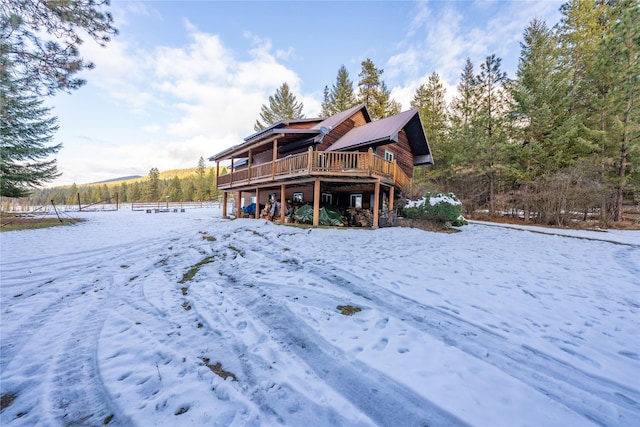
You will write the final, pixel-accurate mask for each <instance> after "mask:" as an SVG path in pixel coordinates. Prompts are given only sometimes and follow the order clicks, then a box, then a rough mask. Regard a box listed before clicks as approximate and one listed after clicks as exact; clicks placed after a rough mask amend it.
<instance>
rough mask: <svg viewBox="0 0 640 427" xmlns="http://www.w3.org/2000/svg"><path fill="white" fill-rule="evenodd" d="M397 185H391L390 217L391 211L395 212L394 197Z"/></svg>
mask: <svg viewBox="0 0 640 427" xmlns="http://www.w3.org/2000/svg"><path fill="white" fill-rule="evenodd" d="M395 191H396V187H394V186H393V185H392V186H391V187H389V217H391V212H393V198H394V196H395Z"/></svg>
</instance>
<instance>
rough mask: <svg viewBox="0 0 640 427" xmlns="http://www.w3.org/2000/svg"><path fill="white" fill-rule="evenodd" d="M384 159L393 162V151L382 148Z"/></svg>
mask: <svg viewBox="0 0 640 427" xmlns="http://www.w3.org/2000/svg"><path fill="white" fill-rule="evenodd" d="M384 159H385V160H387V161H389V162H393V151H388V150H384Z"/></svg>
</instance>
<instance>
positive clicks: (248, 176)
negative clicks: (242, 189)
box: [247, 150, 251, 184]
mask: <svg viewBox="0 0 640 427" xmlns="http://www.w3.org/2000/svg"><path fill="white" fill-rule="evenodd" d="M247 184H251V150H249V161H248V164H247Z"/></svg>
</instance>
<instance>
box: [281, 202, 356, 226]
mask: <svg viewBox="0 0 640 427" xmlns="http://www.w3.org/2000/svg"><path fill="white" fill-rule="evenodd" d="M293 217H294V218H295V219H297V220H298V221H300V222H302V223H306V224H312V223H313V206H311V205H302V206H300V207H299V208H298V209H296V213H295V214H294V215H293ZM344 222H345V219H344V218H343V217H342V215H340V211H338V210H337V209H336V208H334V207H331V206H322V207H321V208H320V219H319V223H320V225H342V224H344Z"/></svg>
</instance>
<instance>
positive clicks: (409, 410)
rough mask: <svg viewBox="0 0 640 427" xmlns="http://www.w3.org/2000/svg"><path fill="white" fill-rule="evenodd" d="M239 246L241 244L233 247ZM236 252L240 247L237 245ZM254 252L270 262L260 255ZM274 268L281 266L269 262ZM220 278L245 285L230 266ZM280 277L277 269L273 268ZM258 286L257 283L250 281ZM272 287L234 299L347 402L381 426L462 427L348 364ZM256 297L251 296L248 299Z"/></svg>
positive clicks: (251, 289)
mask: <svg viewBox="0 0 640 427" xmlns="http://www.w3.org/2000/svg"><path fill="white" fill-rule="evenodd" d="M234 243H237V242H234ZM234 247H236V248H237V245H234ZM249 252H251V253H252V254H256V255H257V256H258V257H261V258H262V259H263V260H264V261H267V262H268V261H269V259H268V258H266V257H263V256H262V254H260V253H256V252H253V251H250V250H249V251H247V252H246V253H249ZM271 262H273V263H280V264H282V263H281V262H279V261H278V260H277V259H271ZM218 268H219V269H220V270H221V271H222V274H223V275H225V276H227V277H232V278H234V279H233V281H232V282H230V283H229V284H228V286H227V287H225V289H227V290H228V289H232V288H233V286H234V285H235V282H237V281H238V278H240V279H243V278H244V277H243V273H241V272H242V265H240V264H238V263H235V262H229V263H227V264H225V265H219V266H218ZM273 268H274V271H277V270H278V269H279V268H281V267H279V266H276V265H274V266H273ZM246 279H247V280H249V279H250V280H251V282H253V283H256V280H255V278H249V277H247V278H246ZM271 286H273V285H272V284H265V285H264V286H262V287H261V286H259V285H257V286H243V287H242V289H239V290H238V291H237V293H238V294H239V295H237V296H236V297H237V298H238V300H239V301H241V302H242V305H243V306H245V307H247V309H249V311H250V313H251V315H252V317H254V318H255V319H257V320H259V321H260V322H262V323H264V324H265V325H267V326H268V327H269V331H270V335H271V339H272V340H273V341H276V342H278V343H280V345H281V346H282V347H283V348H282V351H285V352H286V351H291V352H293V353H294V354H295V355H296V356H298V357H299V358H301V359H302V360H304V361H305V362H306V364H307V365H308V366H309V368H310V369H311V370H313V371H314V372H315V374H316V375H317V376H318V377H319V378H320V379H321V380H322V381H324V382H325V383H326V384H327V385H328V386H330V387H331V388H333V389H334V390H336V391H337V392H338V393H340V394H341V395H342V396H343V397H345V398H346V399H348V400H349V401H350V402H351V403H352V404H353V405H354V406H356V407H357V408H359V409H360V410H361V411H362V412H363V414H365V415H366V416H368V417H369V418H371V419H372V420H373V421H374V422H375V423H376V424H378V425H402V426H428V425H436V426H463V425H466V424H465V423H464V422H463V421H462V420H460V419H458V418H457V417H455V416H453V415H452V414H450V413H448V412H446V411H444V410H442V409H441V408H439V407H437V406H436V405H434V404H433V403H431V402H430V401H428V400H426V399H425V398H424V397H422V396H420V395H419V394H417V393H415V392H414V391H412V390H410V389H409V388H407V387H406V386H404V385H402V384H400V383H398V382H396V381H394V380H393V379H391V378H389V377H388V376H386V375H385V374H384V373H382V372H380V371H378V370H375V369H372V368H371V367H369V366H368V365H366V364H364V363H362V362H359V361H356V360H353V361H349V360H347V358H346V357H345V355H344V354H343V352H342V351H341V350H340V349H338V348H336V347H334V346H332V345H331V344H329V343H328V342H327V341H326V340H324V338H322V337H320V336H319V335H318V334H317V333H316V332H315V331H314V330H313V329H311V328H310V327H309V326H308V325H307V323H306V322H304V321H303V320H301V319H300V318H298V317H297V316H296V315H295V314H294V313H293V312H291V311H290V310H289V309H288V308H287V307H286V305H284V304H282V303H280V302H278V301H276V300H275V299H273V298H271V297H269V296H268V295H267V294H263V291H264V289H265V287H266V288H269V287H271ZM251 294H253V295H252V296H249V295H251Z"/></svg>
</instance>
